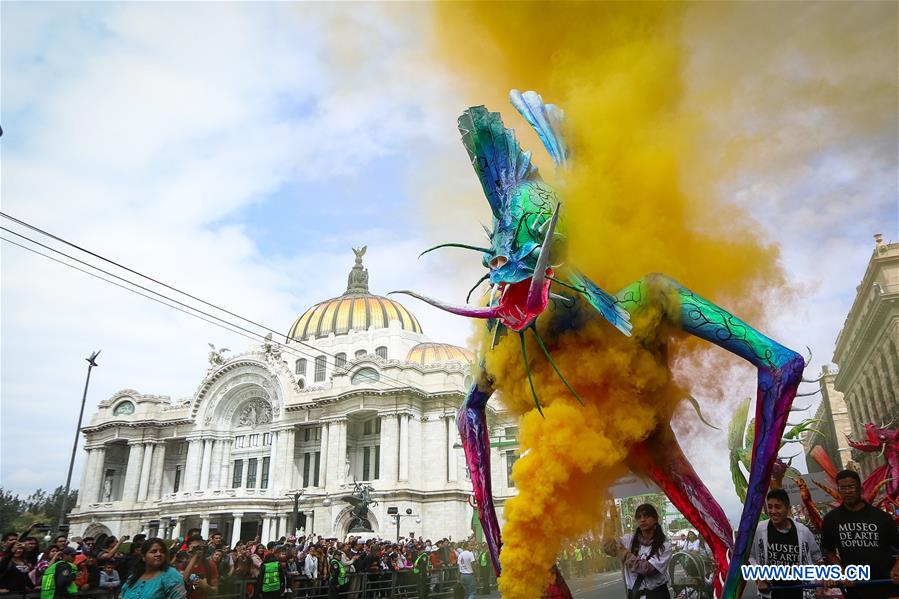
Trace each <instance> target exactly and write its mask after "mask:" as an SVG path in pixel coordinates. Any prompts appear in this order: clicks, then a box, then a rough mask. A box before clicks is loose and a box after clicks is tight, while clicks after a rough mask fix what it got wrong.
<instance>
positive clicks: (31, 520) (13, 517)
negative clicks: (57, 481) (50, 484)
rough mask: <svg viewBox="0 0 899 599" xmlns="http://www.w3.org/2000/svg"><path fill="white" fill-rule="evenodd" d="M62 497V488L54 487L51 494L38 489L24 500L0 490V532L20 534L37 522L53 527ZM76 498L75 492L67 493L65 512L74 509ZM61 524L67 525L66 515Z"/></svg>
mask: <svg viewBox="0 0 899 599" xmlns="http://www.w3.org/2000/svg"><path fill="white" fill-rule="evenodd" d="M64 495H65V489H64V488H63V487H62V486H59V487H56V489H54V490H53V492H52V493H47V492H46V491H44V490H43V489H38V490H36V491H35V492H34V493H32V494H31V495H29V496H28V497H26V498H25V499H21V498H20V497H19V496H18V495H14V494H13V493H12V492H11V491H6V490H4V489H2V488H0V531H2V532H22V531H24V530H25V529H27V528H28V527H29V526H31V525H32V524H35V523H38V522H40V523H43V524H47V525H48V526H51V527H52V526H55V524H56V520H57V518H59V510H60V509H61V508H62V501H63V497H64ZM77 498H78V491H77V490H72V491H69V496H68V499H67V500H66V510H71V509H72V508H73V507H75V501H76V500H77ZM63 523H68V514H66V517H65V518H64V519H63Z"/></svg>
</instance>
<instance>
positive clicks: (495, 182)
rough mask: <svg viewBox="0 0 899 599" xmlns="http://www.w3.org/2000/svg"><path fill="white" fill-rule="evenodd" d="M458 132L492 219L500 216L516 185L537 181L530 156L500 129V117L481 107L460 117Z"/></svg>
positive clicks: (512, 134) (470, 110) (506, 132)
mask: <svg viewBox="0 0 899 599" xmlns="http://www.w3.org/2000/svg"><path fill="white" fill-rule="evenodd" d="M459 132H460V133H461V134H462V144H463V145H464V146H465V149H466V150H467V151H468V156H469V158H471V165H472V166H473V167H474V170H475V173H477V175H478V179H480V181H481V186H482V187H483V188H484V194H485V195H486V196H487V201H488V202H489V203H490V208H491V209H492V210H493V214H494V216H497V217H498V216H499V215H500V214H502V213H503V211H504V210H505V205H506V202H507V200H508V198H509V194H510V192H511V190H513V189H514V188H515V187H517V185H518V184H519V183H521V182H522V181H525V180H539V179H540V175H539V174H538V172H537V168H536V167H535V166H534V165H533V164H531V155H530V153H529V152H523V151H522V150H521V147H520V146H519V145H518V140H516V139H515V132H514V131H512V130H511V129H506V128H505V127H504V126H503V119H502V117H501V116H500V115H499V113H497V112H488V111H487V109H486V108H485V107H483V106H474V107H472V108H469V109H468V110H466V111H465V112H463V113H462V116H460V117H459Z"/></svg>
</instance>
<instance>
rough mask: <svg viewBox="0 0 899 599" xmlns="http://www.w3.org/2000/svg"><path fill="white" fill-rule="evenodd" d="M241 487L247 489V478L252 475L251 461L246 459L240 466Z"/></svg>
mask: <svg viewBox="0 0 899 599" xmlns="http://www.w3.org/2000/svg"><path fill="white" fill-rule="evenodd" d="M240 469H241V472H240V486H242V487H243V488H244V489H246V488H248V487H247V476H248V475H249V474H250V460H247V459H244V460H243V462H242V463H241V466H240Z"/></svg>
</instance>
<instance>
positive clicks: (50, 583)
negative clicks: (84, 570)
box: [41, 537, 78, 599]
mask: <svg viewBox="0 0 899 599" xmlns="http://www.w3.org/2000/svg"><path fill="white" fill-rule="evenodd" d="M62 538H63V539H65V537H62ZM58 539H59V537H57V540H58ZM53 547H54V548H55V549H56V550H57V553H56V555H54V556H53V561H52V562H51V563H50V565H49V566H48V567H47V569H46V570H45V571H44V577H43V578H42V579H41V599H54V598H58V599H61V598H65V597H72V596H73V595H75V594H77V593H78V587H77V586H75V576H76V575H77V574H78V568H77V567H76V566H75V564H74V563H73V562H74V560H75V550H74V549H72V548H71V547H65V548H64V549H61V550H60V549H59V544H58V543H56V542H54V544H53ZM48 551H49V550H48Z"/></svg>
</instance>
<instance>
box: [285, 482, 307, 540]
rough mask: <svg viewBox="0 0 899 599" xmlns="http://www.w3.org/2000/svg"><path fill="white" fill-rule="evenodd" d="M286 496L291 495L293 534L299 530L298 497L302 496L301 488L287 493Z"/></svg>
mask: <svg viewBox="0 0 899 599" xmlns="http://www.w3.org/2000/svg"><path fill="white" fill-rule="evenodd" d="M287 496H288V497H293V534H297V531H298V530H300V497H302V496H303V491H302V489H301V490H299V491H296V492H295V493H288V494H287Z"/></svg>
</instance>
